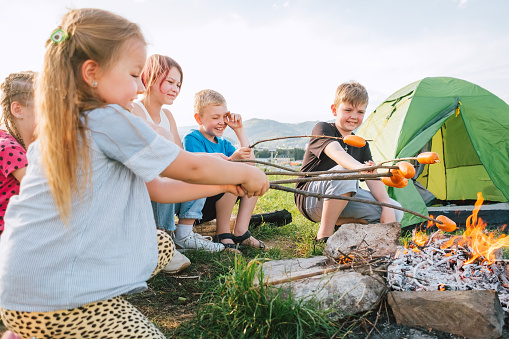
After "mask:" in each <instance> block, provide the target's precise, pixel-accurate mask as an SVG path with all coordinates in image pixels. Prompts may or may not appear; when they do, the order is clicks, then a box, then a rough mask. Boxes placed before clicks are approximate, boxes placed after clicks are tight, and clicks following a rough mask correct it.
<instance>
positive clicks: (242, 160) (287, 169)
mask: <svg viewBox="0 0 509 339" xmlns="http://www.w3.org/2000/svg"><path fill="white" fill-rule="evenodd" d="M232 162H250V163H255V164H261V165H267V166H272V167H276V168H280V169H282V170H285V171H288V172H292V173H296V172H299V171H297V170H294V169H293V168H290V167H286V166H282V165H277V164H271V163H270V162H266V161H261V160H254V159H253V160H251V159H237V160H232ZM299 173H300V172H299Z"/></svg>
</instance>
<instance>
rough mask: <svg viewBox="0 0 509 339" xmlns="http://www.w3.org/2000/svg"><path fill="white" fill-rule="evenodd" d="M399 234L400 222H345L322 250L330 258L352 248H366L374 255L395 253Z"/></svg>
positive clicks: (334, 257)
mask: <svg viewBox="0 0 509 339" xmlns="http://www.w3.org/2000/svg"><path fill="white" fill-rule="evenodd" d="M400 235H401V225H400V223H397V222H393V223H387V224H345V225H342V226H341V227H340V228H339V229H338V230H337V231H336V233H334V234H333V235H332V236H331V237H330V238H329V240H328V241H327V244H326V246H325V248H324V250H323V254H324V255H326V256H327V257H329V258H332V259H339V258H341V257H343V255H342V254H341V252H342V253H345V254H349V253H350V252H352V250H356V249H359V250H366V249H368V250H369V251H370V252H371V253H372V255H374V256H386V255H390V256H392V255H394V254H396V249H397V247H398V245H399V237H400Z"/></svg>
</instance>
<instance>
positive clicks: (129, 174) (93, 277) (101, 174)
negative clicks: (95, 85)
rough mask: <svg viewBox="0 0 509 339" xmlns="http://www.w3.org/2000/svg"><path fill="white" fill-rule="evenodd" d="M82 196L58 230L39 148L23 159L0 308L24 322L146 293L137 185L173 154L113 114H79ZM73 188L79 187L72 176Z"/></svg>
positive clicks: (4, 254) (2, 251)
mask: <svg viewBox="0 0 509 339" xmlns="http://www.w3.org/2000/svg"><path fill="white" fill-rule="evenodd" d="M87 113H88V114H87V126H88V128H89V129H90V132H89V139H88V140H89V145H90V149H91V170H92V181H91V187H88V188H87V190H86V191H85V192H83V193H82V196H81V199H79V198H78V197H74V198H73V200H72V203H71V204H72V205H71V206H72V207H71V219H70V224H69V225H64V224H63V222H62V220H61V218H60V215H59V213H58V210H57V208H56V207H55V205H54V204H53V199H52V196H51V194H50V191H49V186H48V182H47V179H46V176H45V175H44V172H43V169H42V166H41V159H40V143H39V141H36V142H34V143H33V144H32V145H31V146H30V147H29V150H28V153H27V155H28V163H29V166H28V168H27V173H26V176H25V177H24V179H23V181H22V183H21V190H20V194H19V195H18V196H16V197H13V198H12V199H11V201H10V203H9V207H8V208H7V212H6V216H5V223H6V230H5V232H4V233H3V234H2V237H1V239H0V307H3V308H5V309H8V310H16V311H25V312H48V311H56V310H61V309H71V308H76V307H79V306H82V305H85V304H88V303H91V302H95V301H99V300H105V299H108V298H111V297H115V296H118V295H121V294H124V293H129V292H134V291H140V290H143V289H146V280H147V279H148V278H149V277H150V275H151V273H152V272H153V271H154V269H155V268H156V265H157V257H158V251H157V236H156V227H155V223H154V217H153V215H152V209H151V206H150V199H149V196H148V191H147V188H146V186H145V182H147V181H150V180H152V179H154V178H156V177H157V176H158V175H159V174H160V173H161V172H162V171H163V170H164V169H165V168H166V167H168V166H169V165H170V164H171V162H172V161H173V160H174V159H175V158H176V157H177V155H178V153H179V150H180V149H179V148H178V147H177V146H176V145H175V144H173V143H171V142H169V141H167V140H166V139H164V138H163V137H161V136H159V135H157V134H156V133H155V132H154V131H153V130H152V129H151V128H150V127H149V126H148V125H147V124H146V123H145V122H144V121H143V120H142V119H141V118H138V117H136V116H134V115H132V114H130V113H129V112H127V111H125V110H124V109H122V108H121V107H120V106H118V105H109V106H106V107H105V108H99V109H95V110H92V111H90V112H87ZM78 177H79V179H78V180H79V181H81V182H82V181H83V180H84V176H83V173H80V170H78Z"/></svg>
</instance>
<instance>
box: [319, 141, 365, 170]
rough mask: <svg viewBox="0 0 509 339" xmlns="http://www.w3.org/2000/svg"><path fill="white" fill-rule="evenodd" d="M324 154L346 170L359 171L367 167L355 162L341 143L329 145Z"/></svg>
mask: <svg viewBox="0 0 509 339" xmlns="http://www.w3.org/2000/svg"><path fill="white" fill-rule="evenodd" d="M323 152H324V153H325V154H326V155H327V156H328V157H329V158H331V159H332V160H334V161H335V162H336V163H337V164H338V165H341V166H342V167H343V168H346V169H358V168H362V167H365V166H366V165H363V164H361V163H360V162H358V161H357V160H355V159H354V158H353V157H352V156H351V155H350V154H348V153H346V151H345V150H344V149H343V147H341V145H340V144H339V142H331V143H329V144H328V145H327V146H325V149H324V150H323Z"/></svg>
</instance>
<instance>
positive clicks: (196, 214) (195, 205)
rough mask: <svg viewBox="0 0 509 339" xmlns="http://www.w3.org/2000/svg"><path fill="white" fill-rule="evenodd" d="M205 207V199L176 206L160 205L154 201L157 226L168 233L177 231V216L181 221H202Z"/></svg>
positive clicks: (153, 208) (153, 207)
mask: <svg viewBox="0 0 509 339" xmlns="http://www.w3.org/2000/svg"><path fill="white" fill-rule="evenodd" d="M203 205H205V198H203V199H198V200H192V201H186V202H180V203H176V204H160V203H158V202H154V201H152V210H153V211H154V219H155V221H156V226H157V227H159V228H162V229H165V230H167V231H175V229H176V227H175V215H178V217H179V218H180V219H201V217H202V213H201V210H202V209H203Z"/></svg>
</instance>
